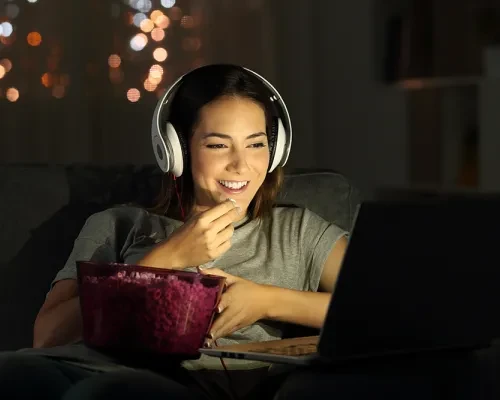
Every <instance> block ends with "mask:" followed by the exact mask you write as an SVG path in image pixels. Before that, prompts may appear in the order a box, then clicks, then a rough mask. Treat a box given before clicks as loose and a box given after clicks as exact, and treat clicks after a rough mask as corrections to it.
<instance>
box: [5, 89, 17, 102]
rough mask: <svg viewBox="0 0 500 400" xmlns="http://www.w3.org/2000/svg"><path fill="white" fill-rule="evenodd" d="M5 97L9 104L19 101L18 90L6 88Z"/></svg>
mask: <svg viewBox="0 0 500 400" xmlns="http://www.w3.org/2000/svg"><path fill="white" fill-rule="evenodd" d="M5 97H6V98H7V100H9V101H11V102H15V101H17V100H18V99H19V90H17V89H16V88H15V87H11V88H8V89H7V91H6V92H5Z"/></svg>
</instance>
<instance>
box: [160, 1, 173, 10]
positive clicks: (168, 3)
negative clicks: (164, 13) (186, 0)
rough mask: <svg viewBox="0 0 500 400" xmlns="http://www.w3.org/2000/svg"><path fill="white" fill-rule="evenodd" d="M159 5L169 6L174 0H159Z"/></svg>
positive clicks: (171, 5)
mask: <svg viewBox="0 0 500 400" xmlns="http://www.w3.org/2000/svg"><path fill="white" fill-rule="evenodd" d="M161 5H162V6H163V7H165V8H171V7H173V6H174V5H175V0H161Z"/></svg>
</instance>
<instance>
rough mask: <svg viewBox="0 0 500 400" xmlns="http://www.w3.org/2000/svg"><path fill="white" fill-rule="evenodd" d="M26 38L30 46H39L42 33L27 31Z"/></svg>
mask: <svg viewBox="0 0 500 400" xmlns="http://www.w3.org/2000/svg"><path fill="white" fill-rule="evenodd" d="M26 40H27V41H28V44H29V45H30V46H33V47H36V46H40V43H42V35H40V34H39V33H38V32H30V33H28V36H27V38H26Z"/></svg>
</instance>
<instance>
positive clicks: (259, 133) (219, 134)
mask: <svg viewBox="0 0 500 400" xmlns="http://www.w3.org/2000/svg"><path fill="white" fill-rule="evenodd" d="M260 136H267V135H266V134H265V133H264V132H257V133H252V134H251V135H248V136H247V137H246V139H255V138H257V137H260ZM211 137H216V138H219V139H232V137H231V136H230V135H226V134H225V133H218V132H210V133H206V134H205V135H203V139H208V138H211Z"/></svg>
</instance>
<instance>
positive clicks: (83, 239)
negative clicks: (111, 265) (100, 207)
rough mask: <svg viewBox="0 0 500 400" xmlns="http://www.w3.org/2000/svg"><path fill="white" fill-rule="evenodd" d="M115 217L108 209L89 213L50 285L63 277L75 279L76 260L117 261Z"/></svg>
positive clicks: (118, 251) (118, 250)
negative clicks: (66, 257) (65, 259)
mask: <svg viewBox="0 0 500 400" xmlns="http://www.w3.org/2000/svg"><path fill="white" fill-rule="evenodd" d="M115 228H116V218H115V216H114V215H113V214H112V213H111V212H109V211H102V212H99V213H96V214H93V215H91V216H90V217H89V218H88V219H87V221H86V222H85V224H84V226H83V228H82V230H81V231H80V233H79V235H78V237H77V238H76V240H75V243H74V245H73V250H72V251H71V253H70V255H69V258H68V260H67V261H66V264H65V265H64V267H63V268H62V269H61V270H60V271H59V272H58V273H57V275H56V276H55V278H54V280H53V281H52V284H51V289H52V287H53V286H54V285H55V284H56V283H57V282H59V281H61V280H63V279H77V273H76V262H77V261H99V262H118V257H119V253H120V249H117V241H116V239H115V238H116V234H115Z"/></svg>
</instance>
